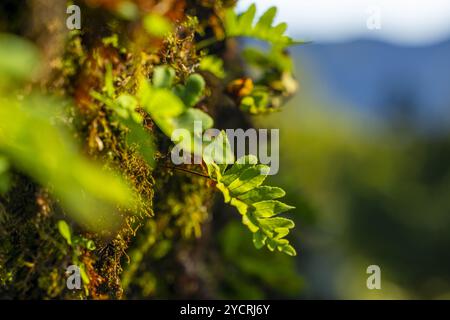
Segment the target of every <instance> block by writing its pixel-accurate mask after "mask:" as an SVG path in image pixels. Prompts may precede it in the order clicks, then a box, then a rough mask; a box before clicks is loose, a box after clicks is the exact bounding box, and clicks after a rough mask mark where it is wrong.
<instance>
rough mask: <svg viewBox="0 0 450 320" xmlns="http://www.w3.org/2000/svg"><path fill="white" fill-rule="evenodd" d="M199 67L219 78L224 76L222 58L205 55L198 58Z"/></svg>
mask: <svg viewBox="0 0 450 320" xmlns="http://www.w3.org/2000/svg"><path fill="white" fill-rule="evenodd" d="M199 69H200V70H202V71H208V72H210V73H212V74H213V75H215V76H216V77H217V78H219V79H223V78H225V76H226V74H225V70H224V68H223V60H222V59H220V58H219V57H216V56H212V55H210V56H206V57H203V58H202V59H201V60H200V66H199Z"/></svg>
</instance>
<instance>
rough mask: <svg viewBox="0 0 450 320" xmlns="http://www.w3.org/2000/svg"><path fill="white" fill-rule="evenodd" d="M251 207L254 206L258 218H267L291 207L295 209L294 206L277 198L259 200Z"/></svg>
mask: <svg viewBox="0 0 450 320" xmlns="http://www.w3.org/2000/svg"><path fill="white" fill-rule="evenodd" d="M253 207H254V208H255V215H256V216H257V217H258V218H269V217H273V216H275V215H278V214H280V213H283V212H286V211H289V210H291V209H295V208H294V207H292V206H288V205H287V204H285V203H283V202H280V201H277V200H266V201H260V202H257V203H254V204H253Z"/></svg>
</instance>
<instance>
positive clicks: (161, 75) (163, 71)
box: [152, 66, 175, 89]
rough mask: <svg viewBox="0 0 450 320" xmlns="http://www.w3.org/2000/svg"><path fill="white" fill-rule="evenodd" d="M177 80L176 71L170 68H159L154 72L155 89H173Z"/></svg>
mask: <svg viewBox="0 0 450 320" xmlns="http://www.w3.org/2000/svg"><path fill="white" fill-rule="evenodd" d="M174 80H175V70H174V69H173V68H170V67H168V66H158V67H156V68H155V70H154V71H153V83H152V84H153V87H155V88H166V89H170V88H171V87H172V84H173V81H174Z"/></svg>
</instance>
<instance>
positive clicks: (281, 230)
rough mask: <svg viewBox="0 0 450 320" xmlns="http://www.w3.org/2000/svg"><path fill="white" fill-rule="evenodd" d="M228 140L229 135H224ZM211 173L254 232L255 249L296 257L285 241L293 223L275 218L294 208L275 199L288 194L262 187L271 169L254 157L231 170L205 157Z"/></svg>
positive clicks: (249, 157)
mask: <svg viewBox="0 0 450 320" xmlns="http://www.w3.org/2000/svg"><path fill="white" fill-rule="evenodd" d="M225 137H226V135H225ZM204 160H205V163H206V164H207V167H208V174H209V176H210V177H211V178H212V179H215V180H216V181H217V184H216V187H217V189H218V190H220V191H221V192H222V194H223V196H224V201H225V203H229V204H230V205H232V206H234V207H235V208H236V209H237V210H238V211H239V213H240V214H241V215H242V223H243V224H244V225H245V226H247V228H248V229H249V230H250V231H251V232H252V233H254V235H253V243H254V245H255V247H256V248H258V249H259V248H261V247H263V246H264V245H266V246H267V248H268V249H269V250H270V251H274V250H275V249H278V250H279V251H281V252H284V253H286V254H288V255H295V250H294V249H293V248H292V247H291V246H290V245H289V241H288V240H286V239H284V237H285V236H287V235H288V233H289V229H291V228H293V227H294V222H293V221H292V220H289V219H286V218H280V217H274V216H275V215H278V214H280V213H283V212H286V211H288V210H290V209H293V208H294V207H292V206H289V205H287V204H284V203H282V202H280V201H277V200H273V199H277V198H280V197H283V196H284V195H285V192H284V191H283V190H282V189H281V188H276V187H270V186H261V184H262V183H263V182H264V180H265V178H266V176H267V174H268V172H269V171H268V169H269V168H268V167H267V166H265V165H258V164H256V163H257V158H256V157H255V156H253V155H247V156H244V157H242V158H240V159H238V161H236V163H235V164H233V166H232V167H231V168H229V169H228V170H226V169H224V168H221V167H219V166H218V165H217V164H216V163H214V162H212V161H211V157H210V156H208V155H206V156H204Z"/></svg>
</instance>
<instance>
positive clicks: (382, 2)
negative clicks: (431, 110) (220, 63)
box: [239, 0, 450, 45]
mask: <svg viewBox="0 0 450 320" xmlns="http://www.w3.org/2000/svg"><path fill="white" fill-rule="evenodd" d="M254 2H255V3H257V7H258V14H261V13H262V12H263V11H264V10H265V9H267V8H269V7H271V6H274V5H275V6H277V7H278V9H279V11H278V17H277V22H287V23H288V24H289V30H288V32H289V33H290V34H291V35H292V36H295V37H296V38H300V39H304V40H313V41H315V42H339V41H345V40H350V39H354V38H361V37H369V38H376V39H381V40H385V41H388V42H392V43H397V44H403V45H426V44H430V43H435V42H439V41H441V40H443V39H446V38H449V37H450V0H426V1H425V0H259V1H255V0H253V1H252V0H240V1H239V10H240V11H242V10H244V9H246V8H247V7H248V6H249V5H250V4H251V3H254ZM374 10H378V11H374ZM378 13H379V17H380V21H381V29H379V30H369V29H368V28H367V20H368V19H369V17H371V16H372V17H373V15H374V14H375V15H378Z"/></svg>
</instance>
